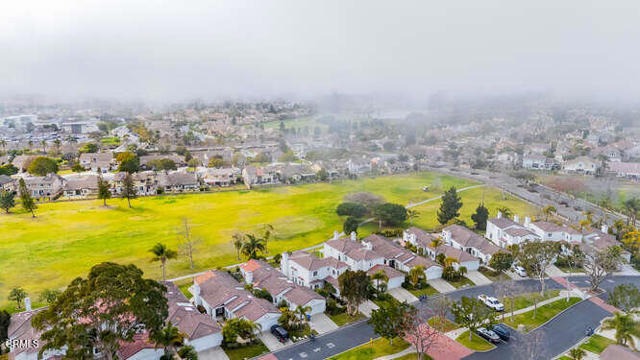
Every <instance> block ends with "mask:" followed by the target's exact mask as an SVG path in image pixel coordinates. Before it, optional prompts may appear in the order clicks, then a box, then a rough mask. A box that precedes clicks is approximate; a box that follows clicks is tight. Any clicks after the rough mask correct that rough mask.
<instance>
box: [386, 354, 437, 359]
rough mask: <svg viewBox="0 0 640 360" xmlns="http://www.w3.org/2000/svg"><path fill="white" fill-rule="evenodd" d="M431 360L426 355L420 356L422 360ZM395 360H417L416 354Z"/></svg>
mask: <svg viewBox="0 0 640 360" xmlns="http://www.w3.org/2000/svg"><path fill="white" fill-rule="evenodd" d="M431 359H432V357H431V356H429V355H427V354H423V355H422V360H431ZM395 360H418V354H416V353H411V354H407V355H404V356H400V357H397V358H395Z"/></svg>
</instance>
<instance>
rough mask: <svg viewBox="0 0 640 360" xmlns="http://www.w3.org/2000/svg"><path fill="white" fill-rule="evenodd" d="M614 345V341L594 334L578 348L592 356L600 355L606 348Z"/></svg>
mask: <svg viewBox="0 0 640 360" xmlns="http://www.w3.org/2000/svg"><path fill="white" fill-rule="evenodd" d="M615 343H616V342H615V341H614V340H611V339H609V338H606V337H604V336H602V335H598V334H594V335H592V336H591V337H590V338H589V340H587V341H586V342H584V343H583V344H582V345H580V346H579V347H580V348H581V349H584V350H587V351H590V352H592V353H594V354H600V353H602V352H603V351H604V349H606V348H607V346H609V345H611V344H615Z"/></svg>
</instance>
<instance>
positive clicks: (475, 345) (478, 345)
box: [456, 330, 495, 351]
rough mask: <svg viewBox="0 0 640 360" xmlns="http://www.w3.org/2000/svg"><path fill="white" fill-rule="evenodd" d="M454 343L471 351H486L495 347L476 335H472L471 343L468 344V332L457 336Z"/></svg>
mask: <svg viewBox="0 0 640 360" xmlns="http://www.w3.org/2000/svg"><path fill="white" fill-rule="evenodd" d="M456 341H457V342H459V343H460V344H462V345H464V346H466V347H467V348H468V349H470V350H473V351H487V350H491V349H493V348H494V347H495V345H493V344H492V343H490V342H488V341H487V340H485V339H483V338H481V337H480V336H478V335H477V334H473V335H472V336H471V342H469V330H467V331H465V332H463V333H462V334H461V335H460V336H458V338H457V339H456Z"/></svg>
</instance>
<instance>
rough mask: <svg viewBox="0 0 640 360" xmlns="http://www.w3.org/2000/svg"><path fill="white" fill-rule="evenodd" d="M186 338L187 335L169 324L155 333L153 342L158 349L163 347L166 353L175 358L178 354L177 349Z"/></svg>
mask: <svg viewBox="0 0 640 360" xmlns="http://www.w3.org/2000/svg"><path fill="white" fill-rule="evenodd" d="M184 337H185V335H184V334H183V333H181V332H180V329H178V328H177V327H176V326H173V324H171V322H169V324H167V326H165V327H164V328H162V329H161V330H160V331H158V332H157V333H155V335H154V336H153V341H154V342H155V343H156V347H163V348H164V353H165V354H169V355H170V356H171V358H173V356H174V355H175V354H176V348H177V347H179V346H181V345H182V344H183V342H184Z"/></svg>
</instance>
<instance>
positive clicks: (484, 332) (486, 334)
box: [476, 327, 500, 344]
mask: <svg viewBox="0 0 640 360" xmlns="http://www.w3.org/2000/svg"><path fill="white" fill-rule="evenodd" d="M476 333H477V334H478V335H479V336H480V337H481V338H483V339H485V340H488V341H490V342H492V343H494V344H497V343H499V342H500V337H499V336H498V335H497V334H496V333H494V332H493V331H491V330H488V329H487V328H483V327H481V328H478V329H477V330H476Z"/></svg>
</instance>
